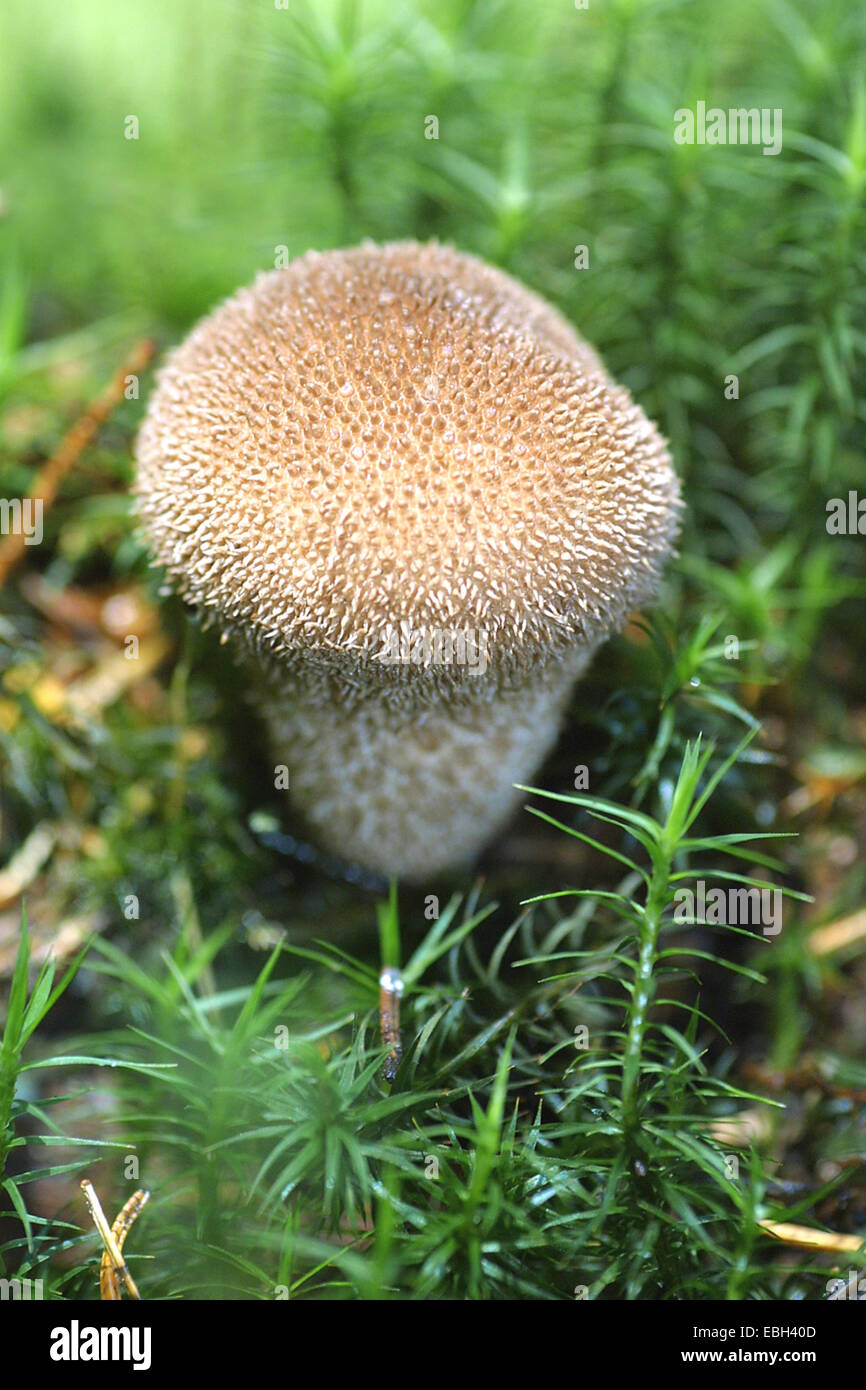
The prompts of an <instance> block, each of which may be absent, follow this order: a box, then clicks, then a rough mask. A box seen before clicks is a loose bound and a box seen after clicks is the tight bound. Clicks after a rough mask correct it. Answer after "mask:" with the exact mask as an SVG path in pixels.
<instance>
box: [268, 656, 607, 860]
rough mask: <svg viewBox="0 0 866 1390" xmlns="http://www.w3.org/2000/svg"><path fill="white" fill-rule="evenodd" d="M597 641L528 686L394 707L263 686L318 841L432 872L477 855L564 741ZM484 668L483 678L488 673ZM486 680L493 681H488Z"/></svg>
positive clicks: (278, 748) (276, 736)
mask: <svg viewBox="0 0 866 1390" xmlns="http://www.w3.org/2000/svg"><path fill="white" fill-rule="evenodd" d="M590 656H591V652H590V651H586V650H584V651H582V652H573V653H571V654H570V656H569V659H568V661H567V663H565V664H561V665H552V666H548V667H547V668H546V670H545V672H544V673H543V674H542V675H541V676H540V677H535V678H534V679H533V680H532V681H530V682H529V683H527V684H524V685H523V686H521V687H520V688H519V689H516V690H508V691H497V690H495V689H490V688H485V689H484V691H483V693H482V692H481V691H479V696H478V697H476V698H474V699H466V698H464V700H463V701H462V702H461V703H460V704H458V705H456V706H455V705H454V704H453V703H451V704H449V705H448V707H447V708H446V707H445V705H444V703H438V704H437V705H434V706H433V707H432V708H431V707H428V708H425V709H422V710H417V709H416V710H400V709H397V710H395V709H394V708H393V707H391V706H389V705H386V704H385V703H384V702H383V701H382V700H381V699H380V698H377V697H376V696H372V697H370V698H367V699H365V700H363V701H362V702H360V703H353V706H352V708H342V707H341V706H340V705H335V704H333V703H331V704H330V705H329V706H328V707H327V708H323V707H322V705H321V704H320V703H319V701H318V700H317V699H316V698H315V695H312V693H311V692H310V694H311V695H312V698H305V695H304V692H303V689H300V690H297V689H296V691H295V693H293V695H292V696H290V697H289V698H288V699H287V696H286V693H285V687H283V689H282V690H281V691H280V693H279V695H278V696H277V695H276V694H275V693H274V690H273V685H272V684H271V686H270V688H269V689H266V690H265V693H264V697H263V707H264V713H265V717H266V720H267V723H268V726H269V728H270V732H271V737H272V742H273V747H274V753H275V756H276V761H277V763H278V764H284V765H285V766H286V767H287V768H288V769H289V794H290V797H291V800H292V802H293V804H294V805H295V806H296V807H297V808H298V809H299V810H300V811H301V812H302V814H303V815H304V817H305V819H306V821H307V823H308V825H309V826H310V827H311V829H312V831H313V833H314V835H315V838H316V839H317V840H318V841H319V843H321V844H323V845H324V846H325V847H326V848H328V849H330V850H332V851H333V852H334V853H336V854H338V855H340V856H341V857H342V858H344V859H346V860H348V861H350V862H352V863H355V864H358V865H361V866H363V867H364V868H367V869H373V870H376V871H378V872H380V873H382V874H385V875H388V876H390V875H396V876H397V877H398V878H401V879H405V880H407V881H409V882H414V883H423V882H425V881H426V880H427V879H429V878H430V877H432V876H434V875H436V874H439V873H442V872H444V871H446V870H455V869H461V868H466V867H468V866H469V865H470V864H471V863H472V862H473V861H474V860H475V859H476V858H477V856H478V855H479V853H480V852H481V850H482V849H483V848H484V847H485V845H487V844H488V843H489V842H490V841H491V840H492V839H493V837H494V836H495V834H496V832H497V831H498V830H499V829H501V827H502V826H503V824H504V822H505V821H507V820H508V818H509V816H510V815H511V814H512V812H513V811H514V809H515V807H516V805H517V804H518V802H519V801H520V799H521V796H523V795H524V793H521V792H519V791H516V790H515V787H514V784H515V783H524V784H525V783H527V781H529V780H530V779H531V778H532V775H533V774H534V772H535V771H536V769H537V768H538V767H539V765H540V764H541V763H542V762H543V760H544V758H545V757H546V755H547V754H548V753H549V751H550V749H551V748H552V746H553V744H554V743H555V741H556V738H557V734H558V732H559V728H560V724H561V719H562V712H563V708H564V705H565V702H566V700H567V698H568V695H569V692H570V690H571V688H572V686H573V684H574V681H575V679H576V678H577V676H578V675H579V674H580V672H581V671H582V670H583V668H584V667H585V666H586V664H587V662H588V661H589V658H590ZM482 679H483V678H482ZM484 685H485V687H486V682H485V683H484Z"/></svg>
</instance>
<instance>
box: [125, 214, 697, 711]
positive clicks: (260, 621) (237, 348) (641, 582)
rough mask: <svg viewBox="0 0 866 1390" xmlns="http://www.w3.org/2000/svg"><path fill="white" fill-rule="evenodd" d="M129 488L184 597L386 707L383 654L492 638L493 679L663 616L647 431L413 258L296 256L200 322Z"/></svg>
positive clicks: (524, 331) (658, 443) (481, 298)
mask: <svg viewBox="0 0 866 1390" xmlns="http://www.w3.org/2000/svg"><path fill="white" fill-rule="evenodd" d="M136 490H137V493H138V497H139V509H140V512H141V513H142V515H143V517H144V520H145V522H146V525H147V527H148V529H149V532H150V535H151V538H152V540H153V543H154V546H155V550H156V554H157V558H158V559H159V560H160V561H161V562H162V564H163V565H164V566H165V568H166V570H167V571H168V573H169V575H170V576H171V577H172V579H173V581H174V583H175V586H176V587H177V588H178V589H179V590H180V592H181V593H182V595H183V596H184V597H185V598H186V599H188V600H189V601H191V602H192V603H193V604H195V605H197V606H198V607H199V608H201V609H204V610H211V611H212V612H213V613H214V615H215V616H216V617H217V619H218V620H219V621H220V622H221V624H222V626H223V627H224V628H225V629H226V630H227V631H228V632H230V633H239V634H241V635H243V636H244V637H245V638H246V639H247V641H248V642H250V643H252V645H253V646H255V647H256V648H257V649H258V650H259V651H260V652H262V653H264V654H276V655H277V656H278V657H279V658H280V660H281V661H282V662H284V663H286V665H287V666H288V667H291V665H292V662H293V660H294V659H295V658H296V657H297V656H298V654H299V653H303V656H304V660H305V661H307V662H309V661H313V662H314V663H315V662H318V663H319V664H320V666H321V668H322V669H323V670H330V671H331V672H332V673H334V672H336V673H341V674H342V676H344V677H345V679H346V680H347V682H348V683H349V684H351V683H352V682H358V683H360V684H363V683H364V682H367V681H372V682H374V683H376V682H378V683H380V684H382V685H387V684H388V683H389V682H394V681H398V682H399V681H400V680H405V679H407V668H406V667H405V666H404V667H400V666H399V665H397V666H395V665H389V664H383V663H382V662H381V661H380V660H379V659H378V656H379V654H381V652H382V650H383V643H384V642H385V640H386V634H387V633H388V631H389V630H402V631H403V633H406V634H412V633H418V632H419V631H422V632H423V631H428V632H458V633H460V632H474V633H482V634H484V640H485V641H486V643H487V659H488V661H489V666H490V668H491V670H492V672H493V674H494V676H498V677H499V678H502V679H506V680H507V679H509V678H510V677H518V678H519V676H520V673H521V672H523V673H525V672H526V671H527V670H528V669H530V668H533V667H536V666H537V665H538V664H539V662H545V661H549V660H551V659H556V658H558V657H560V656H562V655H563V654H565V653H566V652H567V651H568V650H569V649H572V648H574V647H575V646H576V645H580V646H583V647H586V646H592V645H594V644H595V643H596V642H597V641H598V640H599V639H600V638H601V637H602V636H604V635H605V634H606V633H607V632H609V631H610V630H611V629H613V628H615V627H616V626H617V625H619V624H620V623H621V622H622V621H623V620H624V617H625V615H626V614H627V612H628V611H629V609H631V608H632V607H634V606H636V605H639V604H640V603H642V602H643V601H645V600H646V599H647V598H648V597H649V596H650V594H651V593H652V592H653V590H654V588H655V585H656V583H657V580H658V578H659V574H660V570H661V567H662V564H663V562H664V559H665V557H666V555H667V554H668V552H669V549H670V546H671V543H672V540H673V536H674V534H675V530H676V515H677V506H678V488H677V483H676V479H675V476H674V474H673V471H672V469H671V465H670V460H669V456H668V453H667V450H666V448H665V444H664V441H663V440H662V438H661V436H660V435H659V433H658V431H657V430H656V429H655V427H654V426H653V425H652V424H651V423H650V422H649V421H648V420H647V419H646V417H645V416H644V414H643V412H642V411H641V410H640V409H639V407H637V406H636V405H635V404H634V403H633V402H632V400H631V397H630V396H629V394H628V392H627V391H625V390H624V389H623V388H621V387H618V386H616V385H615V384H614V383H613V382H612V381H611V380H610V379H609V377H608V376H607V374H606V373H605V371H604V369H603V368H602V366H601V364H600V362H599V360H598V358H597V357H596V355H595V353H594V352H593V351H592V349H591V348H589V347H588V346H587V345H586V344H585V343H583V342H582V341H581V340H580V339H579V338H578V337H577V335H576V334H575V333H574V332H573V331H572V329H571V328H570V327H569V325H568V324H567V323H566V322H565V320H564V319H563V318H562V317H561V316H560V315H559V314H558V313H557V312H556V311H555V310H553V309H552V308H550V307H549V306H548V305H547V304H546V303H545V302H544V301H543V300H541V299H539V298H538V297H537V296H536V295H534V294H531V293H530V292H529V291H528V290H526V289H524V288H523V286H521V285H519V284H518V283H517V282H516V281H514V280H512V279H511V278H510V277H509V276H507V275H505V274H503V273H502V272H500V271H498V270H494V269H492V268H490V267H488V266H486V265H484V264H483V263H482V262H481V261H479V260H477V259H475V258H474V257H471V256H466V255H462V254H459V253H458V252H456V251H454V250H451V249H449V248H446V247H442V246H439V245H436V244H435V243H434V244H429V245H419V244H417V243H414V242H398V243H394V244H390V245H385V246H375V245H373V244H369V243H365V244H364V245H363V246H360V247H358V248H356V249H353V250H347V251H333V252H327V253H324V254H316V253H310V254H308V255H306V256H304V257H302V258H301V259H299V260H297V261H295V262H294V263H293V264H292V265H290V266H289V267H288V268H287V269H285V270H279V271H273V272H271V273H268V274H264V275H261V276H260V277H259V278H258V279H257V280H256V282H255V283H254V284H253V285H252V286H251V287H250V288H248V289H244V290H241V291H240V292H239V293H238V294H236V295H235V296H234V297H233V298H231V299H229V300H228V301H227V302H226V303H224V304H223V305H221V306H220V307H219V308H217V309H216V310H215V311H214V312H213V313H212V314H211V315H210V316H209V317H208V318H206V319H205V320H203V322H201V323H200V324H199V325H198V327H197V328H196V329H195V330H194V331H193V332H192V333H191V334H190V336H189V337H188V338H187V340H186V341H185V342H184V343H183V344H182V345H181V347H180V348H179V349H177V350H176V351H175V352H174V353H173V355H172V356H171V357H170V359H169V361H168V363H167V365H166V366H165V367H164V369H163V371H162V373H161V375H160V379H159V385H158V388H157V390H156V392H155V394H154V396H153V399H152V401H151V404H150V409H149V411H148V415H147V418H146V420H145V423H144V425H143V427H142V430H141V433H140V436H139V442H138V482H137V488H136ZM408 674H409V675H411V676H412V677H413V678H418V677H419V669H418V667H415V668H414V669H413V670H412V671H411V672H409V673H408ZM465 674H466V673H465V670H463V671H460V670H458V669H457V668H456V667H452V668H450V670H449V669H447V668H446V669H445V670H443V669H441V668H440V669H439V670H438V671H437V672H436V673H435V679H436V680H437V681H438V682H441V681H442V680H445V681H446V682H447V681H449V680H454V681H455V682H457V681H458V680H461V679H463V678H465ZM428 675H429V673H428ZM425 678H426V677H425V673H424V671H423V669H422V670H421V671H420V679H422V680H423V679H425Z"/></svg>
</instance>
